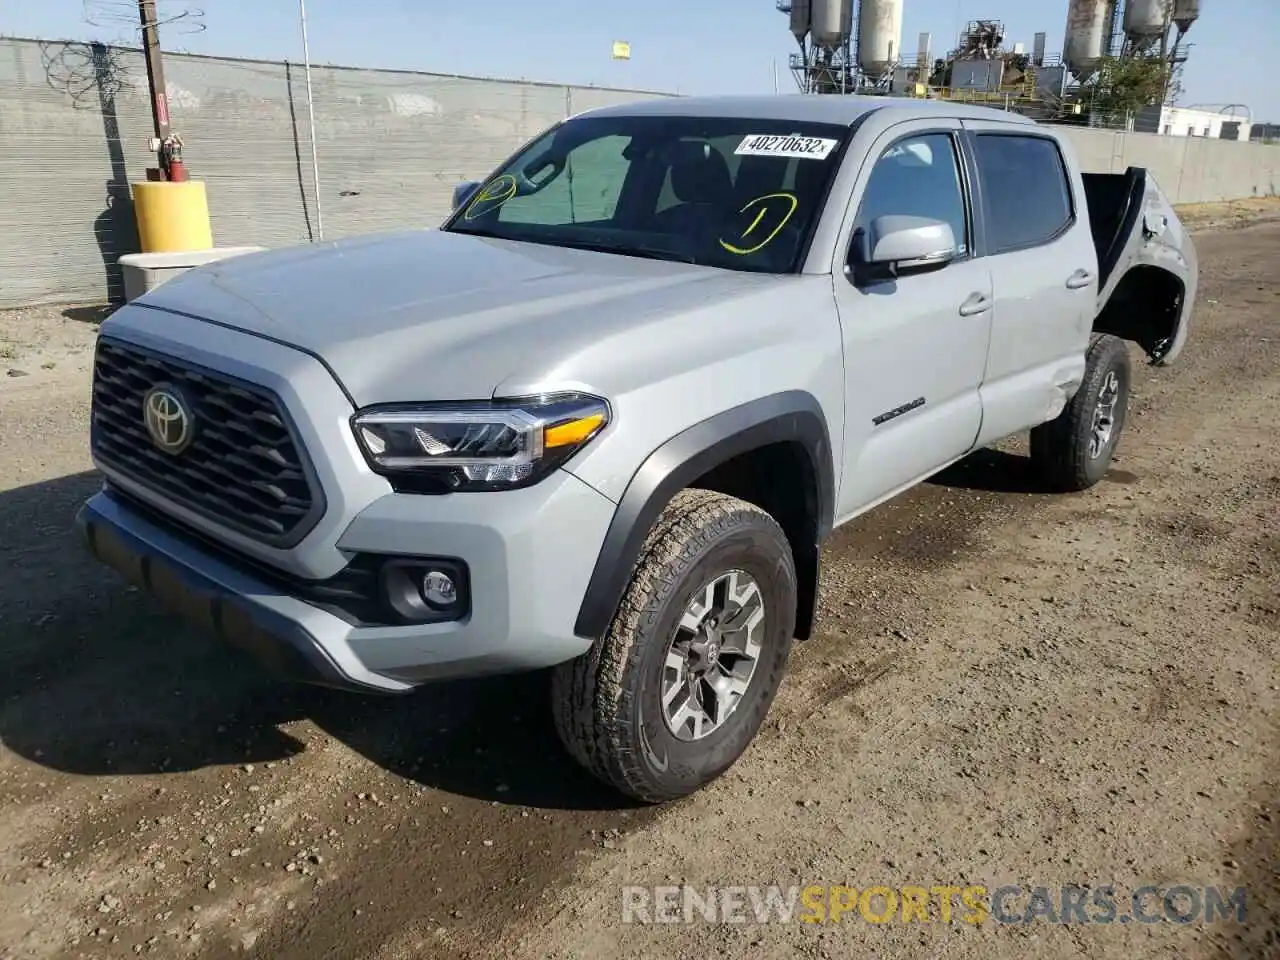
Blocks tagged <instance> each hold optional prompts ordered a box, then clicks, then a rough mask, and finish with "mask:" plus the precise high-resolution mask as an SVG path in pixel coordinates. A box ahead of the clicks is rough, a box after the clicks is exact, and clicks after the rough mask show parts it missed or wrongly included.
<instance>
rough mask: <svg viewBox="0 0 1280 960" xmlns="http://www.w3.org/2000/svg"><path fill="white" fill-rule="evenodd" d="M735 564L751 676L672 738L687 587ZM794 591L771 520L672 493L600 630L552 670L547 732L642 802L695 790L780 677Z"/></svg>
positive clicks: (748, 730)
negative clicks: (728, 705) (714, 713)
mask: <svg viewBox="0 0 1280 960" xmlns="http://www.w3.org/2000/svg"><path fill="white" fill-rule="evenodd" d="M733 569H739V570H743V571H746V572H747V573H748V574H750V576H751V577H753V578H754V579H755V581H756V583H757V584H758V586H759V589H760V594H761V597H762V599H763V602H764V608H765V619H764V622H763V623H762V624H761V625H760V630H761V632H760V638H761V641H762V648H761V651H760V655H759V657H758V659H757V661H756V663H757V666H756V669H755V673H754V674H753V676H752V678H751V680H750V683H749V685H748V687H747V689H746V692H745V693H744V694H743V695H742V700H741V701H740V702H739V704H738V706H737V708H736V709H735V710H734V711H733V712H732V713H731V714H729V716H728V717H727V719H726V720H725V721H724V723H723V725H722V726H721V727H719V728H718V729H716V730H715V731H714V732H712V733H710V734H709V735H707V736H706V737H705V739H702V740H697V741H693V742H689V741H682V740H680V739H678V738H676V737H675V736H674V735H673V734H672V733H671V731H670V729H669V728H668V726H667V723H666V721H665V719H664V717H663V713H662V702H661V688H662V676H663V663H664V662H665V659H666V654H667V651H668V648H669V645H670V641H671V638H672V637H673V636H674V635H675V631H676V627H677V624H678V623H679V621H680V618H681V616H682V615H683V614H684V612H685V610H686V607H687V605H688V603H689V601H690V599H691V598H692V597H693V596H694V594H695V592H696V591H698V590H699V589H701V588H702V586H703V585H704V584H706V583H707V582H708V581H710V580H712V579H714V578H715V577H716V576H717V575H719V574H723V573H724V572H726V571H729V570H733ZM796 593H797V586H796V571H795V564H794V560H793V557H792V553H791V547H790V544H789V543H788V542H787V538H786V535H785V534H784V533H783V531H782V528H781V527H779V526H778V523H777V522H776V521H775V520H774V519H773V517H771V516H770V515H769V514H768V513H766V512H765V511H763V510H761V509H760V508H759V507H756V506H754V505H753V504H750V503H747V502H746V501H744V500H739V499H737V498H736V497H731V496H727V495H725V494H721V493H714V492H711V491H707V490H684V491H681V492H680V493H678V494H677V495H676V496H675V497H674V498H673V499H672V501H671V503H670V504H669V505H668V506H667V508H666V509H665V510H664V511H663V512H662V514H661V515H660V516H659V518H658V520H657V522H656V523H655V524H654V526H653V529H652V530H651V531H650V532H649V535H648V537H647V538H646V540H645V544H644V547H643V549H642V551H641V555H640V558H639V561H638V562H637V564H636V567H635V570H634V572H633V573H632V576H631V580H630V582H629V584H628V585H627V589H626V591H625V593H624V594H623V597H622V602H621V603H620V604H619V606H618V611H617V613H616V614H615V615H614V618H613V621H612V623H611V624H610V626H609V629H608V631H607V632H606V633H605V635H604V637H603V638H601V639H600V640H598V641H597V642H596V643H595V644H593V645H592V647H591V649H590V650H589V651H587V652H586V653H585V654H583V655H582V656H581V657H578V658H577V659H575V660H572V661H570V662H568V663H565V664H562V665H560V666H558V667H556V668H555V669H554V671H553V672H552V680H551V695H552V703H553V710H554V715H555V724H556V731H557V733H558V734H559V736H560V739H561V741H562V742H563V743H564V745H565V747H566V749H567V750H568V751H569V753H570V754H572V755H573V757H574V758H575V759H576V760H577V761H578V762H579V763H580V764H582V765H583V766H584V767H586V769H587V770H589V771H590V772H591V773H593V774H594V775H595V776H596V777H598V778H599V779H601V780H603V781H604V782H605V783H608V784H610V785H611V786H613V787H614V788H615V789H617V790H619V791H620V792H622V793H624V794H626V795H627V796H629V797H632V798H634V799H637V800H640V801H643V802H646V803H661V802H663V801H667V800H673V799H676V798H678V797H682V796H685V795H687V794H690V793H693V792H694V791H696V790H697V789H698V788H700V787H701V786H703V785H704V784H706V783H708V782H710V781H711V780H714V779H715V778H716V777H718V776H720V775H721V774H723V773H724V772H725V771H726V770H728V769H729V768H730V767H731V766H732V765H733V764H734V762H736V761H737V759H738V758H739V757H740V756H741V755H742V753H743V751H744V750H746V748H747V746H748V744H750V742H751V740H752V739H753V738H754V737H755V735H756V733H757V731H758V730H759V729H760V724H761V723H762V722H763V721H764V718H765V715H766V713H767V712H768V710H769V707H770V705H771V704H772V702H773V698H774V696H775V695H776V694H777V691H778V687H779V685H780V684H781V682H782V677H783V674H784V672H785V669H786V662H787V658H788V656H789V654H790V651H791V644H792V639H793V636H794V633H795V619H796Z"/></svg>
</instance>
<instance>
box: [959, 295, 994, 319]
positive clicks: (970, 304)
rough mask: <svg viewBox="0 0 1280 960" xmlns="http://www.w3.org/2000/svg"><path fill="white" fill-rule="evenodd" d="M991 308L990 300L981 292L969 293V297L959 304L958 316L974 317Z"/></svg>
mask: <svg viewBox="0 0 1280 960" xmlns="http://www.w3.org/2000/svg"><path fill="white" fill-rule="evenodd" d="M990 309H991V300H990V299H989V298H988V297H987V296H986V295H985V294H982V293H971V294H969V299H968V300H966V301H965V302H964V303H962V304H960V316H962V317H976V316H977V315H978V314H980V313H986V312H987V311H988V310H990Z"/></svg>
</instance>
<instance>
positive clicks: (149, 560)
mask: <svg viewBox="0 0 1280 960" xmlns="http://www.w3.org/2000/svg"><path fill="white" fill-rule="evenodd" d="M412 202H413V198H406V204H410V203H412ZM1196 281H1197V267H1196V255H1195V251H1194V248H1193V247H1192V244H1191V241H1190V239H1189V238H1188V236H1187V234H1186V232H1185V230H1184V229H1183V227H1182V225H1181V224H1180V223H1179V221H1178V218H1177V217H1176V216H1175V214H1174V211H1173V210H1172V208H1171V207H1170V205H1169V203H1168V202H1167V201H1166V200H1165V198H1164V197H1163V195H1162V194H1161V193H1160V191H1159V189H1158V188H1157V186H1156V184H1155V183H1154V181H1153V180H1152V179H1151V177H1150V176H1148V175H1147V174H1146V172H1145V171H1143V170H1141V169H1130V170H1128V171H1127V172H1126V173H1123V174H1114V175H1099V174H1083V173H1082V172H1081V170H1080V167H1079V164H1078V162H1077V160H1076V158H1075V157H1074V155H1073V153H1072V150H1071V147H1070V142H1069V141H1068V140H1067V138H1066V137H1064V136H1063V135H1062V133H1061V131H1060V130H1059V129H1057V128H1054V127H1048V126H1042V125H1038V124H1036V123H1033V122H1031V121H1029V120H1026V119H1023V118H1021V117H1018V116H1016V115H1013V114H1009V113H1003V112H997V111H993V110H987V109H981V108H972V107H965V106H959V105H956V104H952V103H945V102H930V101H920V100H899V99H890V98H861V97H837V96H827V97H819V96H790V97H788V96H783V97H765V98H708V99H696V98H690V99H668V100H659V101H653V102H644V103H638V104H630V105H627V106H619V107H611V108H608V109H602V110H595V111H592V112H589V113H585V114H581V115H579V116H575V117H573V118H571V119H568V120H565V121H564V122H563V123H559V124H557V125H556V126H555V127H554V128H552V129H550V130H548V131H546V132H545V133H543V134H542V135H540V136H538V137H537V138H536V139H534V140H533V141H532V142H530V143H529V144H527V145H526V146H524V147H523V148H522V149H520V150H519V151H518V152H517V153H516V154H515V155H514V156H512V157H511V159H509V160H508V161H506V162H505V163H503V164H502V165H501V166H500V167H499V168H498V169H497V170H495V171H494V172H493V173H492V174H491V175H490V176H489V177H488V178H487V179H486V180H484V181H483V182H480V183H475V184H465V185H462V186H460V187H459V189H458V191H457V193H456V194H455V210H454V212H453V213H452V214H451V215H450V216H449V217H448V219H447V220H446V221H445V222H444V223H443V225H441V226H440V227H439V228H430V229H427V228H424V229H418V230H410V231H406V232H399V233H393V234H389V235H379V236H362V237H356V238H352V239H348V240H343V241H339V242H335V243H321V244H315V245H311V246H301V247H295V248H292V249H282V250H276V251H270V252H265V253H259V254H252V255H248V256H243V257H240V258H237V259H233V260H227V261H224V262H221V263H218V264H214V265H211V266H208V267H204V268H201V269H198V270H195V271H192V272H191V273H188V274H186V275H184V276H182V277H180V278H178V279H176V280H173V281H171V282H169V283H168V284H166V285H165V286H163V287H160V288H158V289H156V290H154V291H152V292H150V293H148V294H147V295H145V296H144V297H142V298H141V299H139V300H136V301H134V302H132V303H130V304H128V305H126V306H125V307H123V308H121V309H120V310H118V311H117V312H116V313H115V314H113V315H112V316H111V317H110V319H108V320H107V321H106V322H105V323H104V324H103V326H102V330H101V336H100V339H99V341H98V346H97V354H96V359H95V368H94V378H93V409H92V431H91V446H92V453H93V458H94V461H95V463H96V464H97V466H98V468H99V469H100V470H101V472H102V474H103V476H104V478H105V482H104V484H103V488H102V491H101V492H100V493H98V494H96V495H95V496H94V497H93V498H92V499H90V500H89V501H88V502H87V503H86V504H85V505H84V507H83V508H82V510H81V511H80V513H79V516H78V524H79V527H80V529H81V531H82V533H83V536H84V539H85V541H86V543H87V544H88V547H89V549H90V550H91V551H92V552H93V553H94V554H95V555H96V556H97V557H98V558H100V559H101V560H102V561H103V562H105V563H107V564H109V565H110V566H112V567H114V568H115V569H117V570H119V571H121V572H122V573H124V574H125V575H126V576H127V577H129V578H130V579H131V580H133V581H134V582H136V583H138V584H141V585H143V586H145V587H146V588H147V589H149V590H150V591H152V592H153V593H154V594H156V595H157V596H158V597H159V598H160V600H161V601H163V602H164V603H166V604H168V605H169V606H171V607H174V608H176V609H178V610H181V611H184V612H185V613H186V614H187V616H188V617H189V618H190V619H191V620H193V621H196V622H198V623H201V624H204V625H206V626H207V627H209V628H210V629H212V630H214V631H216V632H217V633H218V634H220V635H221V636H223V637H224V638H225V639H226V640H228V641H230V642H232V643H235V644H239V645H241V646H243V647H245V648H247V649H249V650H251V651H253V652H255V653H256V654H257V655H258V656H259V657H260V658H261V659H262V660H263V661H264V662H265V663H266V664H268V665H269V666H271V667H273V668H274V669H276V670H279V671H281V672H282V673H284V674H285V675H287V676H290V677H296V678H298V679H302V680H306V681H310V682H317V683H322V684H327V685H331V686H335V687H341V688H346V689H353V690H360V691H372V692H381V693H399V692H405V691H410V690H412V689H414V688H415V687H418V686H420V685H422V684H424V683H427V682H430V681H438V680H442V679H447V678H453V677H466V676H476V675H481V674H489V673H497V672H503V671H517V670H534V669H540V668H551V669H550V671H549V672H550V695H551V699H552V703H553V709H554V712H555V716H556V724H557V728H558V730H559V733H560V736H561V739H562V740H563V741H564V743H565V745H566V747H567V748H568V749H569V751H570V752H572V753H573V755H574V756H576V757H577V759H578V760H579V761H580V762H581V763H582V764H583V765H585V766H586V767H587V768H588V769H589V770H591V771H592V772H593V773H595V774H596V775H597V776H599V777H600V778H602V779H603V780H605V781H606V782H608V783H610V784H613V785H614V786H615V787H616V788H617V789H619V790H621V791H623V792H625V793H627V794H629V795H631V796H633V797H636V798H639V799H641V800H644V801H649V802H659V801H662V800H666V799H670V798H675V797H678V796H681V795H684V794H687V793H690V792H692V791H694V790H696V789H697V788H698V787H700V786H701V785H702V784H704V783H706V782H708V781H709V780H711V779H713V778H714V777H716V776H718V775H720V774H721V773H723V772H724V771H725V770H726V769H728V768H729V766H730V765H731V764H733V763H734V761H735V760H736V759H737V758H738V757H739V755H740V754H741V753H742V752H743V750H744V749H745V748H746V747H747V745H748V743H750V741H751V740H752V738H753V737H754V736H755V734H756V732H757V730H758V729H759V727H760V724H761V722H762V720H763V719H764V717H765V714H766V712H767V711H768V709H769V707H770V704H771V702H772V700H773V698H774V696H775V694H776V692H777V690H778V687H779V684H780V682H781V680H782V677H783V673H784V669H785V666H786V663H787V659H788V655H789V652H790V650H791V647H792V643H793V640H795V639H797V638H798V639H800V640H804V639H805V638H807V637H809V635H810V634H811V633H812V632H813V631H814V629H815V624H814V620H815V615H816V609H817V595H818V578H819V559H820V555H821V549H822V545H823V541H824V540H825V538H826V537H827V535H828V534H829V533H830V532H831V530H832V528H833V527H835V526H838V525H839V524H842V523H845V522H847V521H849V520H850V519H852V518H854V517H856V516H858V515H859V514H860V513H862V512H863V511H866V510H869V509H871V508H872V507H874V506H875V505H876V504H878V503H880V502H882V501H884V500H887V499H888V498H890V497H893V496H894V495H896V494H898V493H899V492H901V491H903V490H906V489H907V488H909V487H911V486H912V485H913V484H916V483H919V482H920V481H922V480H924V479H925V478H927V477H929V476H930V475H931V474H933V473H935V472H936V471H938V470H939V469H941V468H943V467H945V466H947V465H948V464H950V463H952V462H954V461H956V460H958V459H960V458H961V457H964V456H965V455H966V454H968V453H969V452H971V451H973V450H975V449H977V448H980V447H983V446H985V445H988V444H991V443H993V442H995V441H998V440H1000V439H1002V438H1004V437H1008V436H1010V435H1013V434H1016V433H1019V432H1021V431H1026V430H1028V429H1029V430H1030V431H1031V447H1030V449H1031V458H1032V460H1033V461H1034V464H1035V466H1036V467H1037V468H1038V471H1039V473H1040V475H1042V476H1043V479H1044V483H1045V485H1046V487H1047V488H1052V489H1057V490H1084V489H1085V488H1088V487H1090V486H1091V485H1092V484H1094V483H1096V482H1097V481H1098V480H1099V478H1101V477H1102V476H1103V474H1104V473H1105V472H1106V470H1107V469H1108V464H1109V462H1110V459H1111V456H1112V453H1113V452H1114V450H1115V448H1116V443H1117V439H1118V437H1119V435H1120V432H1121V430H1122V428H1123V427H1124V423H1125V411H1126V404H1127V401H1128V398H1129V389H1130V359H1129V356H1130V351H1129V347H1128V344H1129V343H1132V344H1135V345H1136V346H1137V347H1138V348H1140V349H1141V351H1143V352H1145V354H1146V355H1147V357H1149V359H1150V360H1151V361H1152V362H1155V363H1168V362H1170V361H1171V360H1173V359H1174V358H1175V357H1177V355H1178V353H1179V351H1180V350H1182V348H1183V345H1184V343H1185V342H1186V339H1187V332H1188V318H1189V315H1190V311H1191V306H1192V303H1193V301H1194V298H1195V293H1196ZM1126 341H1127V342H1128V343H1127V342H1126Z"/></svg>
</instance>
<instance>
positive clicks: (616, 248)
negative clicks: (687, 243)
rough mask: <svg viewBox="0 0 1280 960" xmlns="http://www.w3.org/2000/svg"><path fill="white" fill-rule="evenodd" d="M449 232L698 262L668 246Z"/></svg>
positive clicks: (477, 231)
mask: <svg viewBox="0 0 1280 960" xmlns="http://www.w3.org/2000/svg"><path fill="white" fill-rule="evenodd" d="M447 232H449V233H461V234H464V235H466V236H472V237H492V238H493V239H494V240H510V241H512V242H513V243H537V244H542V245H545V246H548V247H569V248H571V249H573V250H591V251H594V252H596V253H620V254H623V255H624V256H629V257H645V258H646V259H649V260H673V261H678V262H680V263H692V264H695V265H696V264H697V262H698V261H697V259H696V258H695V257H693V256H692V255H690V254H687V253H680V252H679V251H678V250H669V249H667V248H666V247H650V246H645V245H643V244H641V245H638V246H637V245H633V244H629V243H600V242H599V241H587V240H562V239H560V238H559V237H513V236H511V235H510V234H506V233H499V232H498V231H496V230H490V229H487V228H485V227H466V228H465V229H461V230H459V229H457V228H456V227H450V228H449V229H448V231H447Z"/></svg>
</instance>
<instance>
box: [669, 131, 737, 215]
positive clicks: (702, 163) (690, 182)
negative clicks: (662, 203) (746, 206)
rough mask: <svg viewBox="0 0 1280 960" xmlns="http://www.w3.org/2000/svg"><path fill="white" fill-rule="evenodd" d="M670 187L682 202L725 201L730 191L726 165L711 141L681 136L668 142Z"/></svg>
mask: <svg viewBox="0 0 1280 960" xmlns="http://www.w3.org/2000/svg"><path fill="white" fill-rule="evenodd" d="M667 156H668V157H669V159H670V162H671V189H672V190H674V191H675V195H676V198H677V199H679V200H680V201H681V202H682V203H725V202H728V201H729V199H730V195H731V193H732V192H733V178H732V177H730V176H729V165H728V164H727V163H725V159H724V157H723V156H721V155H720V152H719V151H717V150H713V149H712V148H711V145H710V144H707V143H700V142H697V141H691V140H682V141H679V142H678V143H674V144H672V145H671V149H670V150H669V151H668V153H667Z"/></svg>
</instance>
